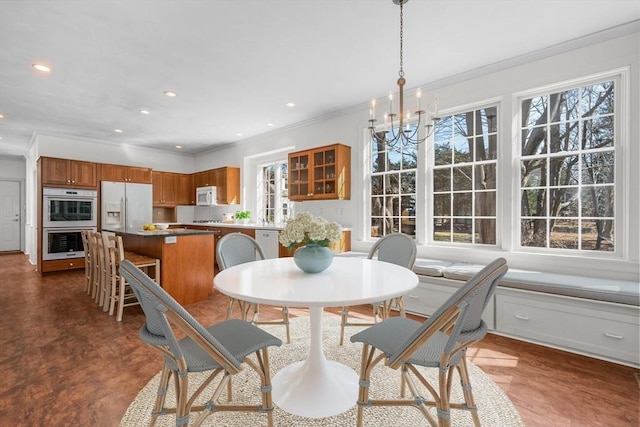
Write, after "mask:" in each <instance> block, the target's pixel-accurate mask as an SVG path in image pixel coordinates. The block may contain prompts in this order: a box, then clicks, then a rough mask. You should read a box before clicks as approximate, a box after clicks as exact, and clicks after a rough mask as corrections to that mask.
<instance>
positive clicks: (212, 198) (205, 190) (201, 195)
mask: <svg viewBox="0 0 640 427" xmlns="http://www.w3.org/2000/svg"><path fill="white" fill-rule="evenodd" d="M217 204H218V199H217V191H216V187H213V186H210V187H198V188H196V205H198V206H216V205H217Z"/></svg>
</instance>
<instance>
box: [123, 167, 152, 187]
mask: <svg viewBox="0 0 640 427" xmlns="http://www.w3.org/2000/svg"><path fill="white" fill-rule="evenodd" d="M151 172H152V171H151V169H150V168H141V167H138V166H128V167H127V176H126V179H127V181H128V182H137V183H138V184H151V183H152V177H151V175H152V173H151Z"/></svg>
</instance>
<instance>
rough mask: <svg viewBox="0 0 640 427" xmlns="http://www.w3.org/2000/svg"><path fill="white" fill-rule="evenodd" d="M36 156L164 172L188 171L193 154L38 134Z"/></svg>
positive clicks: (189, 171)
mask: <svg viewBox="0 0 640 427" xmlns="http://www.w3.org/2000/svg"><path fill="white" fill-rule="evenodd" d="M35 154H36V156H37V157H38V158H39V157H59V158H62V159H72V160H86V161H89V162H96V163H112V164H117V165H126V166H141V167H147V168H152V169H154V170H159V171H164V172H178V173H191V172H193V168H194V159H193V156H191V155H187V154H180V153H176V154H172V153H167V152H163V151H158V150H153V149H145V148H138V147H132V146H127V145H119V144H118V145H116V144H110V143H106V142H100V141H88V140H82V139H72V138H67V137H64V138H63V137H58V136H50V135H43V134H39V135H38V136H37V149H36V153H35Z"/></svg>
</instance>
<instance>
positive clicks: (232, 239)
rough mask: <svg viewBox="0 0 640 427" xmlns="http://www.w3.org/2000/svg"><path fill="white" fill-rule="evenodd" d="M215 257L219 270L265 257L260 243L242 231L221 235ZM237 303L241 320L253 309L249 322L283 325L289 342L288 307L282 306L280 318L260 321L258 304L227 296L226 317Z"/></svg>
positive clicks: (247, 317) (246, 317) (228, 316)
mask: <svg viewBox="0 0 640 427" xmlns="http://www.w3.org/2000/svg"><path fill="white" fill-rule="evenodd" d="M216 258H217V260H218V268H220V270H221V271H222V270H224V269H227V268H229V267H233V266H234V265H238V264H244V263H246V262H251V261H258V260H263V259H265V258H266V257H265V255H264V251H263V249H262V247H261V246H260V243H258V241H257V240H256V239H254V238H253V237H251V236H248V235H246V234H244V233H229V234H227V235H226V236H224V237H222V238H221V239H220V240H219V241H218V243H217V244H216ZM236 303H237V304H238V307H239V309H240V316H241V318H242V319H243V320H248V319H249V312H251V311H253V316H252V318H251V323H253V324H254V325H284V326H285V329H286V334H287V343H290V342H291V333H290V331H289V308H288V307H282V320H272V321H261V320H259V316H260V305H259V304H253V303H250V302H247V301H243V300H239V299H236V298H232V297H229V306H228V307H227V319H230V318H231V314H232V312H233V305H234V304H236Z"/></svg>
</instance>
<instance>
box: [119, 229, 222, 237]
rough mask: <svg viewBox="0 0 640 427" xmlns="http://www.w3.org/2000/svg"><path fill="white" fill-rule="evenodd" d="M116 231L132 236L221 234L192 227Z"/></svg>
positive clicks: (216, 231)
mask: <svg viewBox="0 0 640 427" xmlns="http://www.w3.org/2000/svg"><path fill="white" fill-rule="evenodd" d="M116 233H119V234H120V233H121V234H124V235H130V236H140V237H166V236H193V235H198V234H213V235H219V234H220V232H219V231H218V230H196V229H192V228H168V229H166V230H153V231H148V230H139V231H128V232H125V233H122V232H120V231H116Z"/></svg>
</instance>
